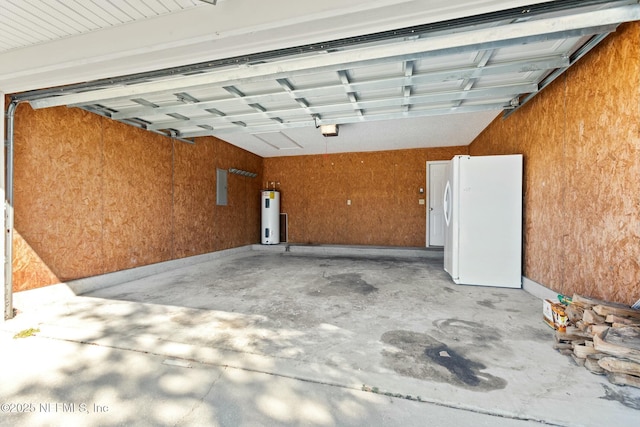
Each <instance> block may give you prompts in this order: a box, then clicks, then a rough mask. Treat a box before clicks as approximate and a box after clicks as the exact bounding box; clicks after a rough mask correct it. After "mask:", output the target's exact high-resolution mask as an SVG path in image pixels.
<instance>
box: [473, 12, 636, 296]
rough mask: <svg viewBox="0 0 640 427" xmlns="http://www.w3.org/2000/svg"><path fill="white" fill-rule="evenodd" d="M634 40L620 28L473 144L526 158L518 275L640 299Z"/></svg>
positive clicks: (632, 30)
mask: <svg viewBox="0 0 640 427" xmlns="http://www.w3.org/2000/svg"><path fill="white" fill-rule="evenodd" d="M639 40H640V23H631V24H626V25H622V26H620V27H619V28H618V31H617V32H616V33H614V34H612V35H610V36H609V37H608V38H607V39H606V40H605V41H604V42H603V43H602V44H601V45H599V46H598V47H597V48H596V49H595V50H594V51H592V52H591V53H589V54H588V55H587V56H585V57H584V58H582V59H581V60H580V61H579V62H578V63H577V64H576V65H574V66H573V67H572V68H571V69H569V70H568V72H567V73H565V75H563V76H562V77H561V78H559V79H558V80H557V81H556V82H554V83H553V84H552V85H551V86H549V87H548V88H546V89H544V90H543V91H542V93H540V94H538V96H536V97H535V98H534V99H533V101H532V102H530V103H529V104H527V105H525V106H524V107H523V108H522V109H521V110H520V111H518V112H516V113H515V114H513V115H512V116H510V117H509V118H507V119H506V120H503V119H502V118H498V119H496V120H495V121H494V123H492V124H491V125H490V126H489V127H488V128H487V129H486V130H485V131H484V132H483V133H482V134H481V135H480V136H479V137H478V138H477V139H476V141H474V142H473V143H472V144H471V146H470V154H472V155H487V154H510V153H523V154H524V161H525V189H524V190H525V196H524V197H525V199H524V205H525V213H524V218H525V219H524V221H525V224H524V228H525V234H524V273H525V275H526V276H527V277H529V278H530V279H532V280H535V281H536V282H538V283H541V284H543V285H545V286H547V287H550V288H551V289H553V290H554V291H557V292H560V293H564V294H568V295H572V294H573V293H574V292H577V293H581V294H585V295H589V296H593V297H597V298H604V299H607V300H612V301H618V302H622V303H627V304H632V303H634V302H635V301H636V300H637V299H638V298H640V226H639V224H640V59H639V58H640V43H639Z"/></svg>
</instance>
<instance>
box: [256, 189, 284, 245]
mask: <svg viewBox="0 0 640 427" xmlns="http://www.w3.org/2000/svg"><path fill="white" fill-rule="evenodd" d="M261 236H262V237H261V243H262V244H263V245H277V244H278V243H280V192H279V191H275V190H263V191H262V230H261Z"/></svg>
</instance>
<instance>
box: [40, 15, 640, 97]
mask: <svg viewBox="0 0 640 427" xmlns="http://www.w3.org/2000/svg"><path fill="white" fill-rule="evenodd" d="M638 19H640V8H639V7H638V5H637V4H636V5H633V6H622V7H617V8H612V9H606V10H597V11H589V12H583V13H577V14H573V15H570V16H561V17H552V18H542V19H538V20H531V21H526V22H516V23H505V22H503V23H502V24H501V25H499V26H497V27H491V28H482V29H477V30H470V31H461V32H459V33H454V34H447V35H442V36H435V37H425V38H419V39H416V40H412V41H409V42H396V43H389V44H385V45H382V46H368V47H361V48H356V49H348V50H344V51H337V52H329V53H325V54H321V55H314V56H312V57H307V56H305V57H303V58H292V59H282V60H278V61H275V62H271V63H269V62H267V63H263V64H257V65H253V66H250V65H245V66H241V67H233V68H230V69H229V68H227V69H224V70H216V71H212V72H207V73H202V74H197V75H190V76H182V77H174V78H169V79H166V78H165V79H162V80H159V81H152V82H148V83H140V84H135V85H128V86H124V87H122V86H119V87H110V88H107V89H100V90H89V91H85V92H81V93H72V94H65V95H60V96H51V97H48V98H41V99H34V100H31V101H30V103H31V105H32V107H33V108H36V109H37V108H46V107H52V106H61V105H69V104H76V105H77V104H83V103H84V104H87V103H95V102H99V101H100V100H118V99H131V98H132V97H138V96H143V95H148V94H158V93H171V92H178V91H185V90H189V89H190V88H202V87H206V86H208V85H218V86H220V85H226V84H227V83H228V82H230V81H236V82H237V81H240V82H244V83H246V82H256V81H264V80H265V79H274V78H286V77H287V76H289V75H291V74H292V73H293V74H298V73H316V72H319V71H338V70H339V69H342V68H344V67H345V64H348V66H349V67H350V68H353V67H361V66H366V65H367V64H371V63H374V62H376V61H382V60H388V61H398V60H400V61H405V60H412V59H415V58H421V57H426V56H429V55H434V54H450V53H453V52H465V51H471V50H482V49H492V48H498V47H501V46H507V45H513V44H518V43H530V42H533V41H539V40H543V39H544V40H549V39H554V38H555V39H559V38H563V37H573V36H577V35H593V34H597V33H604V32H610V31H612V30H613V28H612V26H613V27H615V26H616V25H618V24H620V23H621V22H627V21H634V20H638Z"/></svg>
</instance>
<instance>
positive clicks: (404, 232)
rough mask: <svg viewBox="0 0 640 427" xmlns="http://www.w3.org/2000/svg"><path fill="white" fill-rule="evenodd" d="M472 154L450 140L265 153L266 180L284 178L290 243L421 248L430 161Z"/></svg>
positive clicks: (280, 186) (281, 187)
mask: <svg viewBox="0 0 640 427" xmlns="http://www.w3.org/2000/svg"><path fill="white" fill-rule="evenodd" d="M467 153H468V148H467V147H446V148H433V149H415V150H397V151H380V152H371V153H346V154H329V155H315V156H293V157H275V158H266V159H264V180H265V185H269V186H270V185H271V184H266V183H271V182H276V183H279V184H278V185H277V188H278V189H279V190H280V191H281V192H282V195H281V197H282V200H281V211H282V212H286V213H287V214H288V216H289V241H290V242H293V243H312V244H357V245H389V246H414V247H419V246H425V234H426V211H425V209H426V204H425V205H420V204H419V203H418V200H419V199H420V198H423V199H424V198H426V194H419V192H418V191H419V188H420V187H422V188H425V185H426V184H425V181H426V162H427V161H431V160H449V159H451V157H453V156H454V155H456V154H467ZM269 188H271V187H269ZM347 200H351V205H347Z"/></svg>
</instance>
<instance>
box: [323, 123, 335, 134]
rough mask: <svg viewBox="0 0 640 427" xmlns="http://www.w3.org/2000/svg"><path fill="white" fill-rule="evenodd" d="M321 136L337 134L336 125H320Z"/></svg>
mask: <svg viewBox="0 0 640 427" xmlns="http://www.w3.org/2000/svg"><path fill="white" fill-rule="evenodd" d="M320 132H321V133H322V136H338V125H335V124H334V125H320Z"/></svg>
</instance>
